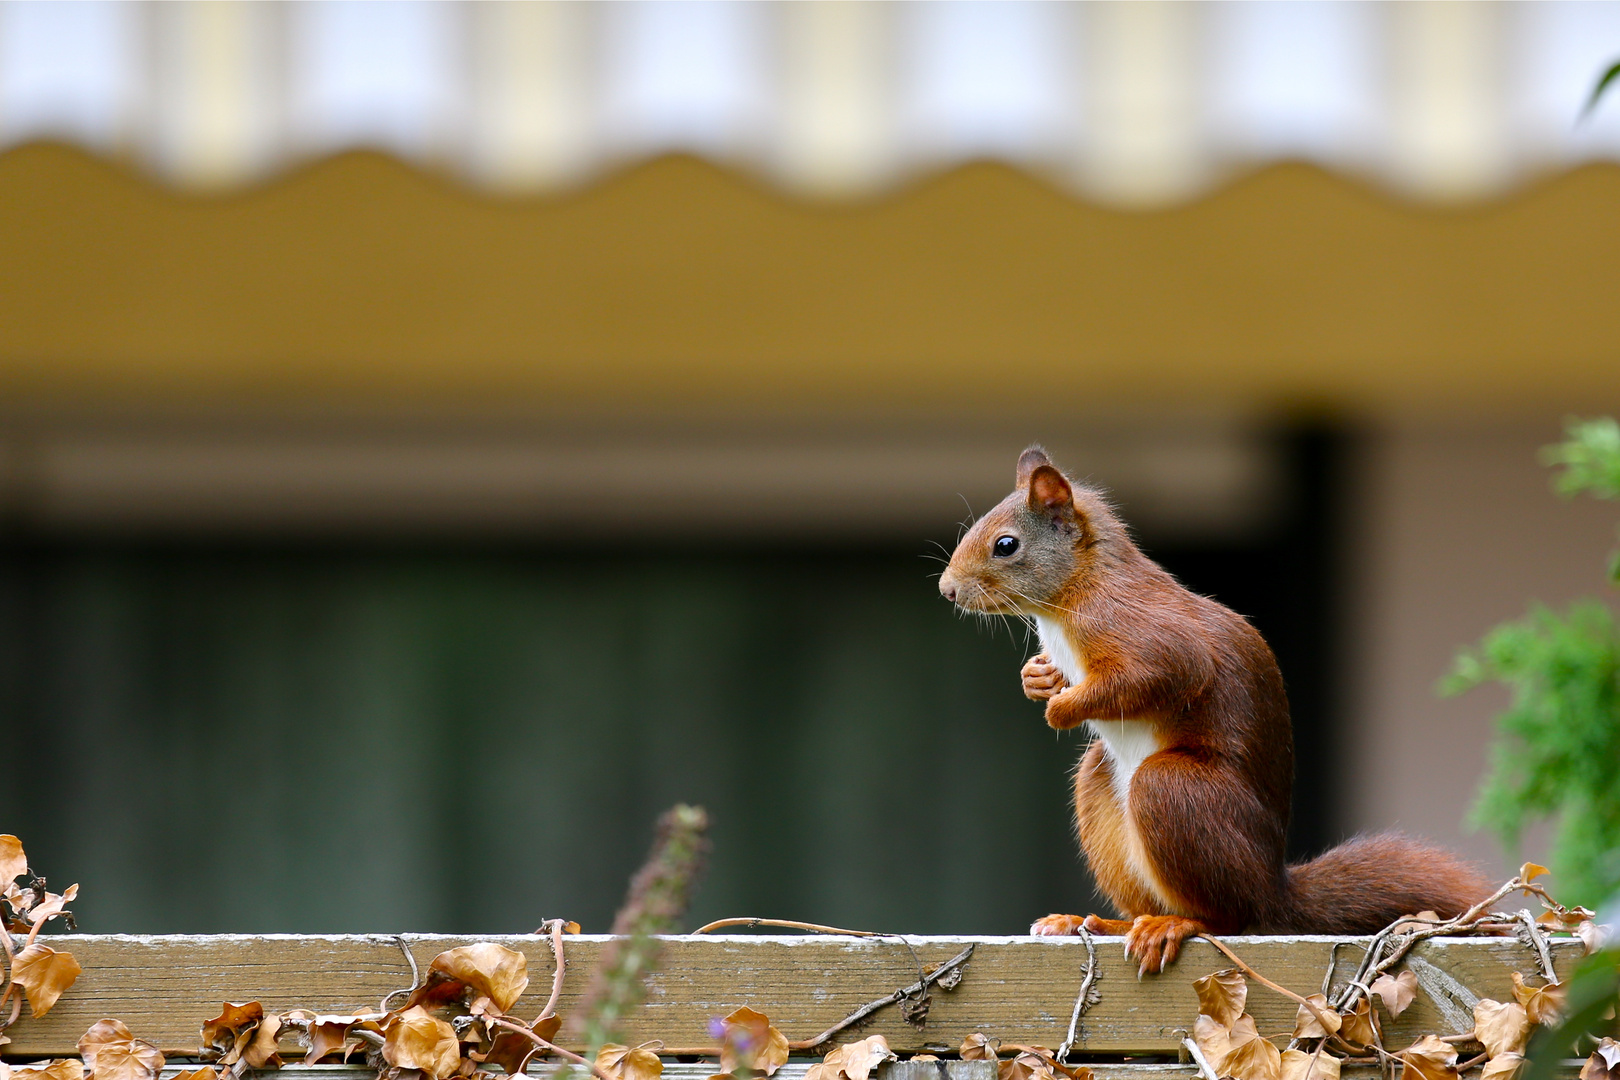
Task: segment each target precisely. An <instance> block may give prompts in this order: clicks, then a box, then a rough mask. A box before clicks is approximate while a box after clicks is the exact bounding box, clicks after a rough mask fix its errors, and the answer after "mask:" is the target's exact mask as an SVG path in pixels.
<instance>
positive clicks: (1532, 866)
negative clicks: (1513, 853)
mask: <svg viewBox="0 0 1620 1080" xmlns="http://www.w3.org/2000/svg"><path fill="white" fill-rule="evenodd" d="M1550 873H1552V871H1551V870H1548V869H1547V868H1546V867H1545V866H1542V865H1541V864H1540V863H1533V862H1527V863H1525V864H1524V865H1523V866H1521V867H1519V880H1520V881H1534V880H1536V878H1538V877H1541V876H1542V875H1543V874H1550Z"/></svg>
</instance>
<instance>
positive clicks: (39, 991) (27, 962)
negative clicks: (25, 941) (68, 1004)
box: [11, 941, 84, 1016]
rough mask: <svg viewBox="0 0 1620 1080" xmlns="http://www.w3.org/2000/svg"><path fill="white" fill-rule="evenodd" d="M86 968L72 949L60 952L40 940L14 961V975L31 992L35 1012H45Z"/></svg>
mask: <svg viewBox="0 0 1620 1080" xmlns="http://www.w3.org/2000/svg"><path fill="white" fill-rule="evenodd" d="M83 970H84V969H83V968H81V967H80V966H79V962H78V961H77V960H75V959H73V954H72V953H65V952H57V951H56V950H55V949H52V948H49V947H47V946H44V945H41V944H39V943H38V942H37V941H36V942H35V943H34V944H32V945H28V946H25V947H24V948H23V950H22V951H21V952H19V953H18V954H17V957H16V959H15V960H13V961H12V962H11V979H12V981H13V982H15V983H16V984H17V985H18V986H20V987H22V988H23V993H24V994H26V995H27V996H28V1008H29V1009H30V1010H31V1011H32V1013H33V1015H34V1016H44V1015H45V1014H46V1013H48V1012H50V1011H51V1006H52V1005H55V1004H56V999H57V998H59V997H61V996H62V991H64V990H66V989H67V988H68V987H70V986H72V985H73V981H74V980H75V979H77V978H78V977H79V973H80V972H82V971H83Z"/></svg>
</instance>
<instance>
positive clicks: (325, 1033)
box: [304, 1014, 359, 1065]
mask: <svg viewBox="0 0 1620 1080" xmlns="http://www.w3.org/2000/svg"><path fill="white" fill-rule="evenodd" d="M358 1019H359V1017H357V1016H351V1015H347V1014H336V1015H331V1014H329V1015H322V1016H311V1017H309V1019H308V1020H306V1021H305V1024H304V1031H305V1033H306V1034H305V1041H306V1042H308V1043H309V1053H307V1054H305V1055H304V1064H305V1065H318V1064H320V1063H321V1062H322V1061H324V1060H325V1059H327V1058H334V1060H333V1061H331V1062H329V1064H333V1065H341V1064H342V1063H343V1060H344V1059H345V1058H346V1057H348V1056H349V1051H348V1049H347V1046H348V1043H349V1029H350V1028H351V1027H352V1026H353V1025H354V1023H355V1021H356V1020H358Z"/></svg>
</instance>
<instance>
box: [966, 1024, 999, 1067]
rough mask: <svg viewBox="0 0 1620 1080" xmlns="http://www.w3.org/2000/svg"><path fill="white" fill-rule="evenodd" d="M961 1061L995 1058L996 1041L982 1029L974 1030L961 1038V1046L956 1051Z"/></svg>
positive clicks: (990, 1059)
mask: <svg viewBox="0 0 1620 1080" xmlns="http://www.w3.org/2000/svg"><path fill="white" fill-rule="evenodd" d="M957 1052H958V1053H959V1054H960V1055H961V1056H962V1060H963V1061H994V1060H995V1059H996V1043H994V1042H992V1041H991V1040H990V1036H988V1035H986V1034H984V1032H982V1031H975V1032H974V1033H973V1034H971V1035H969V1036H968V1037H967V1038H965V1039H963V1040H962V1048H961V1049H960V1050H959V1051H957Z"/></svg>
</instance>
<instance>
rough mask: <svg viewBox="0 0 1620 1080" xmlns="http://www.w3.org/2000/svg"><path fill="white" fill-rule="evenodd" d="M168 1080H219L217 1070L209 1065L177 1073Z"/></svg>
mask: <svg viewBox="0 0 1620 1080" xmlns="http://www.w3.org/2000/svg"><path fill="white" fill-rule="evenodd" d="M169 1080H219V1070H218V1069H215V1068H214V1067H213V1066H211V1065H202V1066H199V1067H198V1068H195V1069H187V1070H184V1071H182V1072H177V1073H175V1074H174V1075H173V1076H171V1077H169Z"/></svg>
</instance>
